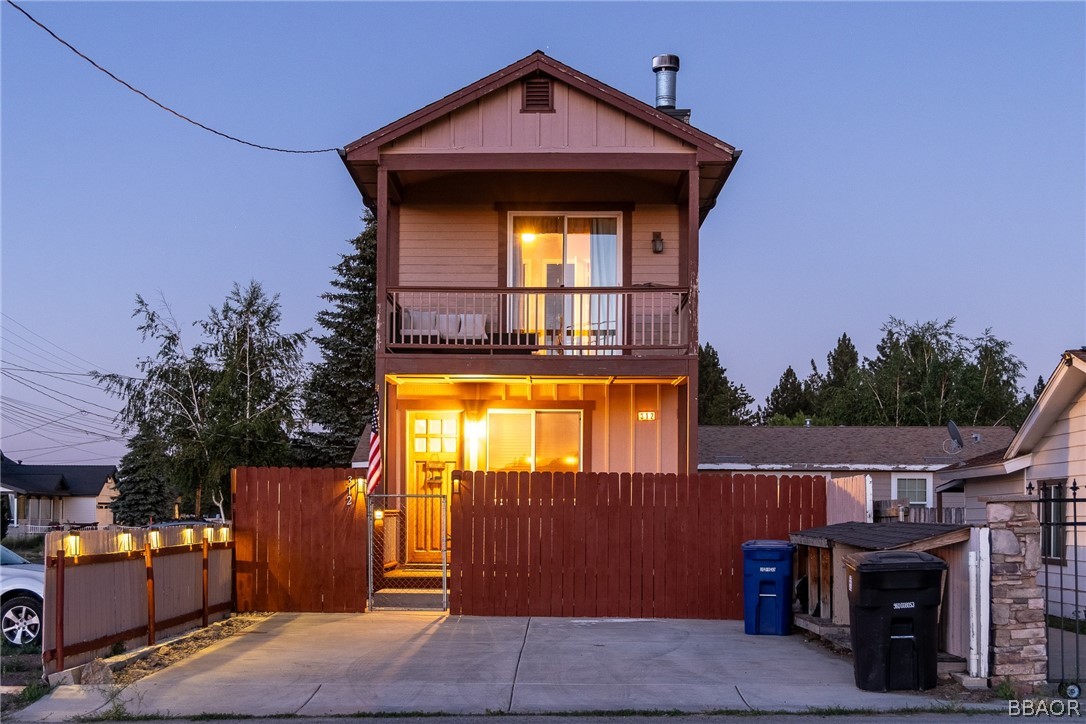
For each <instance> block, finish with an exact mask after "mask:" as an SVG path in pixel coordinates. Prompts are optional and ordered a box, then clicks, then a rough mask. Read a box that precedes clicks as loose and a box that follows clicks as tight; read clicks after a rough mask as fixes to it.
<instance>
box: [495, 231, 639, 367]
mask: <svg viewBox="0 0 1086 724" xmlns="http://www.w3.org/2000/svg"><path fill="white" fill-rule="evenodd" d="M510 228H511V229H512V235H513V238H512V239H511V240H510V241H511V243H510V244H509V249H510V264H509V274H510V278H509V284H510V286H511V287H514V288H516V287H528V288H552V289H560V288H565V289H585V290H586V293H584V294H576V295H570V294H548V293H542V294H527V295H524V297H523V298H520V299H519V300H516V302H515V305H514V306H513V308H511V310H510V312H511V315H512V317H513V318H514V319H516V320H517V322H518V325H519V328H520V329H521V330H525V331H529V332H532V333H535V334H538V335H539V336H540V337H541V338H542V339H544V340H545V342H546V343H557V344H570V345H580V346H584V347H598V346H603V345H607V344H614V343H615V342H616V340H618V339H620V338H621V330H620V329H619V318H620V309H619V307H620V306H621V300H620V295H618V294H616V293H614V292H610V293H606V292H605V293H592V292H587V290H590V289H592V288H598V287H617V286H618V285H619V280H620V279H621V269H620V263H621V262H620V260H621V254H620V253H619V242H618V240H619V218H618V216H613V215H606V216H604V215H600V216H595V215H570V214H530V215H529V214H523V215H521V214H513V216H512V224H510Z"/></svg>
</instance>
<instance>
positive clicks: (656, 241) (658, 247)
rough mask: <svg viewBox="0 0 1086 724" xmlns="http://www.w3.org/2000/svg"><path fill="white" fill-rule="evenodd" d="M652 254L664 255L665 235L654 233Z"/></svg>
mask: <svg viewBox="0 0 1086 724" xmlns="http://www.w3.org/2000/svg"><path fill="white" fill-rule="evenodd" d="M652 253H653V254H662V253H664V235H663V234H662V233H660V232H659V231H654V232H652Z"/></svg>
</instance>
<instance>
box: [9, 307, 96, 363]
mask: <svg viewBox="0 0 1086 724" xmlns="http://www.w3.org/2000/svg"><path fill="white" fill-rule="evenodd" d="M0 316H3V317H5V318H7V320H8V321H9V322H13V323H14V324H17V325H19V326H20V327H22V328H23V329H25V330H26V331H27V332H30V333H31V334H32V335H34V336H35V337H37V338H38V339H40V340H41V341H43V342H45V343H46V344H49V345H52V346H53V347H56V348H57V349H58V350H60V351H61V352H63V353H64V354H66V355H68V356H69V357H72V358H73V359H77V360H79V361H80V362H85V363H87V364H88V365H90V366H91V367H92V368H94V369H101V367H102V366H101V365H99V364H95V363H94V362H91V361H90V360H89V359H87V358H86V357H80V356H79V355H77V354H76V353H74V352H72V351H70V350H67V349H65V348H64V347H61V346H60V345H59V344H57V343H56V342H54V341H53V340H51V339H48V338H46V337H43V336H41V335H40V334H38V333H37V332H35V331H34V330H33V329H31V328H30V327H28V326H26V325H25V324H23V323H22V322H20V321H19V320H18V319H16V318H15V317H13V316H11V315H10V314H8V313H7V312H0ZM8 333H9V334H14V335H15V336H16V337H18V338H19V339H21V340H23V341H24V342H28V343H29V344H34V343H33V342H31V341H30V340H28V339H27V338H26V337H23V336H22V335H19V334H16V333H15V332H12V331H11V330H10V329H9V330H8ZM34 346H35V347H38V345H34ZM38 349H41V350H42V351H43V352H48V350H44V349H42V348H41V347H38ZM52 356H55V355H52ZM68 367H69V368H71V365H68Z"/></svg>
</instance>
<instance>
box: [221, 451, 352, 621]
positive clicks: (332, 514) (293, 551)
mask: <svg viewBox="0 0 1086 724" xmlns="http://www.w3.org/2000/svg"><path fill="white" fill-rule="evenodd" d="M352 476H357V471H352V470H351V469H349V468H347V469H333V468H236V469H235V470H234V471H233V479H232V485H231V488H232V493H233V508H232V509H233V516H234V540H235V556H236V562H235V575H234V585H235V598H236V601H237V610H238V611H325V612H333V611H335V612H361V611H365V610H366V595H367V582H366V548H367V546H368V545H369V540H368V539H369V535H368V528H367V525H366V506H365V503H364V501H363V499H362V496H361V494H360V492H359V490H358V478H357V477H354V478H353V481H352Z"/></svg>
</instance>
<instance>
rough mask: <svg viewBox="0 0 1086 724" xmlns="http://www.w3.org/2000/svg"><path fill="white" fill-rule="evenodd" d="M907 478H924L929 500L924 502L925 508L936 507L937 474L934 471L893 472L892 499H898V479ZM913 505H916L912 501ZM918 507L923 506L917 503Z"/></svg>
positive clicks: (891, 477)
mask: <svg viewBox="0 0 1086 724" xmlns="http://www.w3.org/2000/svg"><path fill="white" fill-rule="evenodd" d="M902 478H905V479H907V480H916V479H918V478H922V479H924V480H925V481H926V482H927V501H926V503H925V504H924V506H922V507H924V508H934V507H935V476H934V475H933V474H932V473H915V472H913V473H891V475H890V499H891V500H897V498H898V494H897V481H898V480H900V479H902ZM912 505H916V504H915V503H912ZM916 507H918V508H919V507H921V506H919V505H916Z"/></svg>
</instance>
